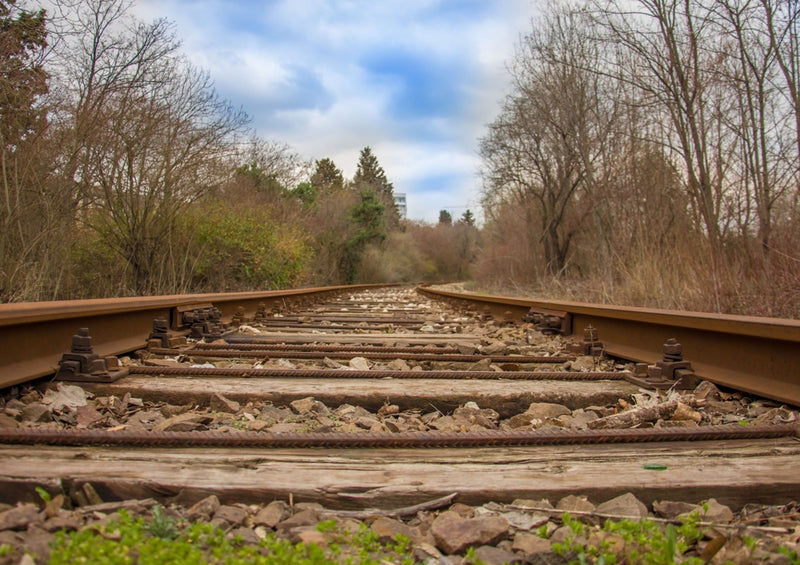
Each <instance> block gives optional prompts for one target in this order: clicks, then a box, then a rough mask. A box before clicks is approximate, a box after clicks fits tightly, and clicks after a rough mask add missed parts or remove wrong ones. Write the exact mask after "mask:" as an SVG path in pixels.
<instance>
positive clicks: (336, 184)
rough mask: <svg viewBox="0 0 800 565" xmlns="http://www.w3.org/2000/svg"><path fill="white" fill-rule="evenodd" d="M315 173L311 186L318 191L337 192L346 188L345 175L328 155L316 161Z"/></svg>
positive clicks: (312, 176)
mask: <svg viewBox="0 0 800 565" xmlns="http://www.w3.org/2000/svg"><path fill="white" fill-rule="evenodd" d="M315 165H316V168H315V169H314V174H312V175H311V186H313V187H314V188H315V189H316V190H317V193H318V194H319V193H322V192H336V191H337V190H341V189H343V188H344V175H342V171H340V170H339V169H338V168H337V167H336V165H335V164H334V162H333V161H332V160H331V159H328V158H327V157H326V158H324V159H319V160H318V161H317V162H316V163H315Z"/></svg>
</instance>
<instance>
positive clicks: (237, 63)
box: [136, 0, 535, 222]
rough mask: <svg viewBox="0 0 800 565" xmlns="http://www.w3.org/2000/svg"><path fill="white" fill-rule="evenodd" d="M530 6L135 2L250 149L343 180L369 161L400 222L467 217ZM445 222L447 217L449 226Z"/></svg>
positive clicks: (410, 1) (412, 1)
mask: <svg viewBox="0 0 800 565" xmlns="http://www.w3.org/2000/svg"><path fill="white" fill-rule="evenodd" d="M532 1H535V0H494V1H492V2H485V1H484V0H472V1H471V0H439V1H435V0H403V1H402V2H401V1H390V0H385V1H380V2H374V1H373V0H353V1H344V0H327V1H324V0H287V1H268V2H264V1H262V0H249V1H247V0H245V1H241V0H240V1H237V2H230V1H226V0H139V3H138V5H137V7H136V13H137V15H138V16H139V17H141V18H143V19H152V18H155V17H166V18H167V19H169V20H173V21H175V22H176V25H177V33H178V36H179V37H180V38H181V39H182V40H183V46H184V51H185V52H186V53H187V56H188V57H189V58H190V60H191V61H192V62H193V63H194V64H196V65H198V66H200V67H202V68H204V69H205V70H207V71H209V72H210V74H211V76H212V78H213V79H214V81H215V84H216V86H217V90H218V91H219V92H220V94H221V95H222V96H224V97H226V98H228V99H229V100H231V102H233V103H234V104H235V105H237V106H239V105H241V106H242V107H243V108H244V110H245V111H246V112H247V113H248V114H250V116H251V117H252V118H253V125H254V127H255V128H256V130H257V132H258V134H259V135H261V136H262V137H265V138H268V139H274V140H279V141H284V142H287V143H289V144H291V145H292V146H293V147H294V148H295V149H296V150H297V151H299V152H300V153H301V154H303V155H304V156H306V157H308V158H313V159H320V158H323V157H329V158H331V159H333V160H334V162H335V163H336V164H337V166H338V167H339V168H340V169H342V171H343V172H344V173H345V175H346V176H348V177H349V176H352V175H353V173H354V172H355V168H356V163H357V160H358V155H359V152H360V150H361V148H363V147H364V146H367V145H369V146H370V147H372V149H373V151H374V152H375V155H376V156H377V158H378V160H379V162H380V163H381V165H382V166H383V167H384V169H385V170H386V173H387V176H388V177H389V180H390V181H391V182H392V183H393V184H394V186H395V190H396V191H398V192H405V193H406V194H407V197H408V202H409V217H411V218H414V219H424V220H426V221H430V222H435V221H436V220H437V219H438V214H439V210H440V209H442V208H447V207H452V208H455V207H463V206H470V207H472V208H473V210H474V209H475V208H476V205H477V191H478V179H477V177H476V172H477V169H478V166H479V159H478V157H477V139H478V138H479V137H480V136H481V135H483V133H484V129H485V125H486V124H488V123H489V122H491V120H492V119H493V118H494V116H495V114H496V112H497V111H498V109H499V102H500V101H501V99H502V97H503V96H504V93H505V91H506V90H507V84H508V83H507V79H506V71H505V62H506V61H507V60H509V59H510V57H511V56H512V54H513V51H514V48H515V45H516V43H517V41H518V38H519V36H520V34H522V33H524V32H525V31H526V30H527V28H528V27H529V23H528V22H529V18H530V17H531V16H532V15H533V11H534V7H533V6H532ZM456 212H457V213H458V214H460V213H461V212H458V211H457V210H456Z"/></svg>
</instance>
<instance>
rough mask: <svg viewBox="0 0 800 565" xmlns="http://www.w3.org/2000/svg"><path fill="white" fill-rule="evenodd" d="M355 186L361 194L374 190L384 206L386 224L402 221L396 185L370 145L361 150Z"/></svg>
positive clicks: (395, 224)
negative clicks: (396, 203)
mask: <svg viewBox="0 0 800 565" xmlns="http://www.w3.org/2000/svg"><path fill="white" fill-rule="evenodd" d="M353 188H354V189H355V190H356V191H358V192H359V193H361V194H363V193H364V190H373V191H374V192H375V194H376V195H377V197H378V199H379V200H380V202H381V204H383V206H384V215H385V218H386V224H387V225H388V226H389V227H395V226H397V225H398V224H399V223H400V214H399V213H398V211H397V206H396V205H395V203H394V187H393V186H392V183H390V182H389V180H388V179H387V178H386V172H385V171H384V170H383V167H381V166H380V164H379V163H378V158H377V157H375V155H374V154H373V153H372V149H370V148H369V147H365V148H364V149H362V150H361V155H360V156H359V159H358V166H357V167H356V174H355V176H354V177H353Z"/></svg>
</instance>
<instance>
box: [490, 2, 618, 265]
mask: <svg viewBox="0 0 800 565" xmlns="http://www.w3.org/2000/svg"><path fill="white" fill-rule="evenodd" d="M585 23H586V20H585V18H584V17H583V15H582V14H581V13H580V12H577V11H575V10H571V9H569V8H566V9H565V8H562V7H558V6H554V7H553V8H552V10H551V11H550V12H549V13H548V14H547V15H546V16H545V17H544V18H543V19H542V20H541V22H540V23H538V24H535V25H534V28H533V31H532V32H531V33H530V34H529V35H528V36H526V37H525V38H524V39H523V41H522V44H521V46H520V49H519V50H518V52H517V56H516V58H515V61H514V64H513V66H512V68H511V74H512V78H513V81H514V85H513V92H512V94H510V95H509V96H508V97H507V99H506V101H505V102H504V104H503V107H502V110H501V112H500V115H499V116H498V117H497V118H496V119H495V121H494V122H493V123H492V124H491V125H490V126H489V133H488V135H487V136H485V137H484V138H483V139H482V140H481V156H482V157H483V161H484V172H483V178H484V192H483V205H484V208H486V209H487V215H488V216H489V217H491V215H492V208H497V207H498V205H502V203H504V202H507V201H512V202H514V203H515V204H516V205H517V206H518V209H519V211H520V213H521V214H524V215H525V220H524V222H525V225H528V226H531V227H533V226H534V225H537V224H538V226H539V227H538V237H533V238H531V239H532V241H531V244H532V245H541V246H542V247H543V252H544V257H545V261H546V264H547V266H548V269H549V271H550V273H551V274H560V273H562V272H563V271H564V269H565V268H566V267H567V265H568V260H569V250H570V243H571V241H572V238H573V236H574V234H575V233H576V231H577V230H578V229H579V228H580V226H581V223H582V219H584V218H585V217H587V216H588V215H589V213H590V211H591V201H592V192H593V191H594V190H595V187H596V186H597V185H598V183H599V182H601V179H602V178H603V176H604V175H605V172H604V171H603V160H604V158H605V156H606V151H607V150H608V141H609V138H610V135H611V132H612V130H613V123H614V121H615V118H616V109H615V105H614V103H613V102H609V101H611V98H609V97H608V96H604V93H603V89H604V88H605V85H604V82H605V80H604V77H602V76H601V75H599V74H597V73H594V72H591V71H590V70H589V69H591V68H592V67H594V66H595V65H596V64H597V63H598V53H597V52H596V50H595V47H596V44H595V43H592V42H590V41H589V37H588V35H587V28H586V27H585ZM571 215H573V216H575V215H576V216H577V218H573V219H572V220H570V216H571Z"/></svg>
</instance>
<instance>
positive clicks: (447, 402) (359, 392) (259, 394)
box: [81, 375, 639, 418]
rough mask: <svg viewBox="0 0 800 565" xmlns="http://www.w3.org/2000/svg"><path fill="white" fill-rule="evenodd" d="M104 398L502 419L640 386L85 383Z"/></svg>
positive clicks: (208, 380)
mask: <svg viewBox="0 0 800 565" xmlns="http://www.w3.org/2000/svg"><path fill="white" fill-rule="evenodd" d="M81 386H83V387H84V388H85V389H86V390H88V391H91V392H93V393H94V394H97V395H101V396H108V395H112V394H113V395H116V396H118V397H122V396H124V395H125V393H126V392H130V393H131V395H133V396H136V397H138V398H143V399H145V400H151V401H163V402H169V403H171V404H198V405H201V406H203V405H207V404H208V402H209V400H210V398H211V396H212V395H214V394H216V393H219V394H222V395H223V396H225V397H227V398H230V399H232V400H236V401H238V402H248V401H256V400H261V401H264V402H271V403H273V404H276V405H285V404H288V403H289V402H292V401H293V400H296V399H298V398H304V397H307V396H313V397H314V398H316V399H317V400H319V401H321V402H323V403H325V404H326V405H327V406H329V407H336V406H339V405H341V404H347V403H349V404H356V405H359V406H363V407H364V408H366V409H368V410H373V411H374V410H377V409H378V408H380V407H381V406H382V405H383V403H384V402H386V401H388V402H390V403H394V404H398V405H399V406H400V407H401V409H403V410H406V409H409V408H420V409H422V410H424V411H425V412H429V411H431V410H433V409H438V410H440V411H442V412H450V411H452V410H454V409H455V408H457V407H458V406H460V405H463V404H464V403H466V402H470V401H472V402H477V403H478V406H480V407H482V408H492V409H494V410H496V411H497V412H499V413H500V415H501V416H502V417H505V418H507V417H510V416H512V415H514V414H519V413H520V412H524V411H525V410H527V408H528V406H529V405H530V404H531V403H532V402H554V403H559V404H564V405H565V406H568V407H569V408H570V409H573V410H574V409H577V408H585V407H587V406H604V405H608V404H614V403H616V402H617V400H618V399H619V398H621V397H628V396H630V395H631V394H633V393H636V392H638V391H639V388H638V387H636V386H635V385H632V384H630V383H628V382H626V381H521V380H519V381H517V380H496V381H495V380H478V379H476V380H463V379H380V380H369V381H367V380H365V379H347V378H340V379H314V378H255V377H254V378H233V377H217V378H214V377H161V376H145V375H141V376H139V375H130V376H127V377H124V378H122V379H120V380H119V381H117V382H114V383H107V384H89V383H85V384H83V383H82V384H81Z"/></svg>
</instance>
